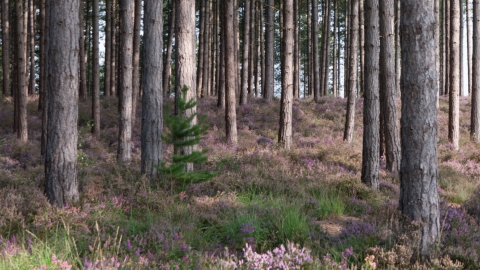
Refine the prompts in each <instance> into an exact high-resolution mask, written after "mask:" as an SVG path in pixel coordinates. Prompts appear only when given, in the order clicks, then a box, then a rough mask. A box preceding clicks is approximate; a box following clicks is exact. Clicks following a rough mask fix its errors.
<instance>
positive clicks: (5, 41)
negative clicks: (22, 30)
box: [2, 0, 10, 97]
mask: <svg viewBox="0 0 480 270" xmlns="http://www.w3.org/2000/svg"><path fill="white" fill-rule="evenodd" d="M9 13H10V12H9V1H8V0H2V76H3V88H2V93H3V96H4V97H6V96H9V95H10V20H9V16H10V14H9Z"/></svg>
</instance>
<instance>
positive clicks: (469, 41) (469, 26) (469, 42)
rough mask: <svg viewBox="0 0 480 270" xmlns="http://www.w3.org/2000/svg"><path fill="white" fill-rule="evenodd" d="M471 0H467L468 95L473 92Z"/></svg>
mask: <svg viewBox="0 0 480 270" xmlns="http://www.w3.org/2000/svg"><path fill="white" fill-rule="evenodd" d="M470 7H471V4H470V0H467V66H468V95H470V94H471V93H472V75H473V74H472V72H473V70H472V43H473V41H472V23H473V22H472V20H473V19H472V16H471V14H472V10H471V8H470Z"/></svg>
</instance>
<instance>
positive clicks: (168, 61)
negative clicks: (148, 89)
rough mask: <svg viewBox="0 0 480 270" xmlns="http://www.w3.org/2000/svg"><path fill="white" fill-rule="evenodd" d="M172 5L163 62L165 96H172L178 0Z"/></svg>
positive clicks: (173, 0)
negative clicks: (173, 50) (173, 52)
mask: <svg viewBox="0 0 480 270" xmlns="http://www.w3.org/2000/svg"><path fill="white" fill-rule="evenodd" d="M171 2H172V6H171V10H170V14H169V18H168V25H169V27H168V39H167V40H168V41H167V42H168V43H167V53H166V55H165V61H164V62H163V63H164V64H163V80H162V83H163V87H162V88H163V93H164V97H169V96H170V82H171V77H172V48H173V45H172V44H173V38H174V36H173V35H174V34H175V32H174V30H175V5H176V3H177V1H175V0H172V1H171Z"/></svg>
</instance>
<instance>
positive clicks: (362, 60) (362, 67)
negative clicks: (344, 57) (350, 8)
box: [357, 0, 367, 96]
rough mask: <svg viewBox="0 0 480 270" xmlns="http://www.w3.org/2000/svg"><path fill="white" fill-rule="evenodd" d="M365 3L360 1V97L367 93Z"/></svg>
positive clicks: (362, 0)
mask: <svg viewBox="0 0 480 270" xmlns="http://www.w3.org/2000/svg"><path fill="white" fill-rule="evenodd" d="M364 1H367V0H359V1H358V5H359V6H358V8H359V13H358V16H359V18H358V19H359V21H360V22H359V23H360V24H359V29H358V31H359V34H358V36H359V46H358V47H359V50H360V68H359V71H358V72H359V74H358V89H357V91H358V92H359V95H358V96H363V94H364V91H366V90H365V89H364V88H363V86H364V83H363V82H364V80H365V73H364V70H365V45H364V44H365V11H364Z"/></svg>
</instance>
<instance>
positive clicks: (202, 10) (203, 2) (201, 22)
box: [197, 0, 207, 97]
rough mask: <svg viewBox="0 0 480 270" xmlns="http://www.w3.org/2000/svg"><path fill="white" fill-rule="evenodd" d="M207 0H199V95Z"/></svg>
mask: <svg viewBox="0 0 480 270" xmlns="http://www.w3.org/2000/svg"><path fill="white" fill-rule="evenodd" d="M206 1H207V0H199V2H200V5H201V6H200V11H199V19H198V20H199V30H198V33H199V34H198V39H199V42H198V64H197V65H198V66H197V97H201V96H202V86H203V66H204V60H205V57H204V55H205V41H204V39H205V25H206V23H205V6H206Z"/></svg>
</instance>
